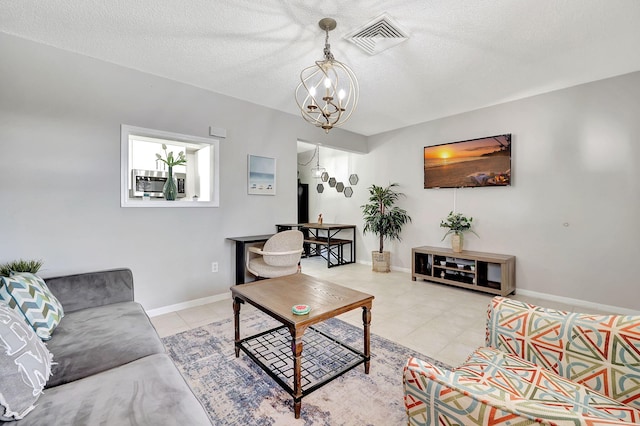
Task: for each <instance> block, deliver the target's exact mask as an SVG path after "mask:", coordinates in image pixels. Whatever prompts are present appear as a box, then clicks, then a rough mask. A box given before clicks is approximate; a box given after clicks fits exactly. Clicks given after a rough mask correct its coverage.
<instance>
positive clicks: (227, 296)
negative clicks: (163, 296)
mask: <svg viewBox="0 0 640 426" xmlns="http://www.w3.org/2000/svg"><path fill="white" fill-rule="evenodd" d="M356 263H360V264H362V265H369V266H371V262H367V261H357V262H356ZM391 270H392V271H398V272H406V273H409V274H411V270H409V269H407V268H398V267H394V266H392V267H391ZM516 293H517V294H519V295H522V296H529V297H535V298H538V299H544V300H549V301H552V302H559V303H564V304H567V305H571V306H576V307H584V308H589V309H596V310H599V311H610V312H615V313H617V314H622V315H640V311H636V310H633V309H628V308H621V307H619V306H612V305H603V304H601V303H595V302H589V301H587V300H580V299H573V298H571V297H564V296H556V295H554V294H548V293H540V292H537V291H531V290H525V289H521V288H516ZM221 300H231V292H225V293H222V294H216V295H215V296H208V297H203V298H201V299H195V300H190V301H188V302H182V303H176V304H175V305H169V306H163V307H161V308H156V309H150V310H148V311H147V315H149V316H150V317H155V316H158V315H163V314H169V313H171V312H175V311H180V310H182V309H188V308H193V307H196V306H200V305H206V304H207V303H214V302H219V301H221Z"/></svg>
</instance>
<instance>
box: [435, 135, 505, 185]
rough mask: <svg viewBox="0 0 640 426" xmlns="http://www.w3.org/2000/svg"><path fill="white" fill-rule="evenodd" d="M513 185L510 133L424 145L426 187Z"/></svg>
mask: <svg viewBox="0 0 640 426" xmlns="http://www.w3.org/2000/svg"><path fill="white" fill-rule="evenodd" d="M508 185H511V134H506V135H497V136H489V137H486V138H480V139H472V140H468V141H460V142H452V143H446V144H441V145H433V146H426V147H425V148H424V187H425V188H462V187H475V186H508Z"/></svg>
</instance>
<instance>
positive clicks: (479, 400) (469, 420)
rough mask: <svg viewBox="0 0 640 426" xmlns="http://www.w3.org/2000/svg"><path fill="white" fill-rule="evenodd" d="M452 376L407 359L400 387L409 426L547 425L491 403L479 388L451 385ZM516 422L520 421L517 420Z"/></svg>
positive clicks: (423, 363)
mask: <svg viewBox="0 0 640 426" xmlns="http://www.w3.org/2000/svg"><path fill="white" fill-rule="evenodd" d="M455 381H456V374H455V373H454V372H453V371H450V370H446V369H441V368H439V367H436V366H435V365H432V364H430V363H428V362H425V361H422V360H420V359H418V358H414V357H412V358H409V360H408V361H407V363H406V364H405V366H404V370H403V377H402V384H403V387H404V404H405V410H406V412H407V417H408V424H409V425H410V426H417V425H421V426H428V425H441V424H447V425H467V424H475V425H494V424H499V423H501V421H499V419H509V421H510V422H512V423H510V424H549V422H546V421H542V420H539V419H538V420H539V422H536V421H535V420H536V419H535V418H532V417H530V416H526V415H520V414H517V413H514V412H512V411H507V410H504V409H503V408H502V407H500V406H497V405H494V404H491V403H490V401H489V398H487V394H488V393H490V392H488V391H487V390H486V389H481V388H483V386H482V385H476V389H477V390H478V392H477V393H475V392H469V391H468V389H466V390H465V389H460V388H458V387H456V386H455V384H454V383H455ZM518 420H520V422H519V421H518Z"/></svg>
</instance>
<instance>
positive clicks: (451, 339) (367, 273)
mask: <svg viewBox="0 0 640 426" xmlns="http://www.w3.org/2000/svg"><path fill="white" fill-rule="evenodd" d="M302 271H303V273H305V274H308V275H312V276H314V277H318V278H322V279H326V280H328V281H332V282H334V283H336V284H340V285H343V286H345V287H350V288H353V289H356V290H360V291H363V292H366V293H369V294H372V295H374V296H375V299H374V301H373V309H372V311H371V312H372V320H371V331H372V332H373V333H376V334H378V335H379V336H382V337H385V338H387V339H389V340H392V341H394V342H397V343H399V344H401V345H404V346H407V347H409V348H411V349H414V350H415V351H417V352H420V353H423V354H425V355H427V356H430V357H433V358H435V359H438V360H440V361H442V362H445V363H448V364H449V365H452V366H456V365H459V364H460V363H462V362H463V361H464V360H465V359H466V358H467V357H468V356H469V354H471V352H472V351H473V350H475V349H476V348H477V347H478V346H482V345H483V343H484V334H485V319H486V312H487V306H488V305H489V301H490V300H491V298H492V297H493V296H492V295H489V294H484V293H480V292H474V291H470V290H465V289H460V288H456V287H451V286H446V285H441V284H435V283H431V282H427V281H411V274H409V273H407V272H396V271H392V272H389V273H386V274H385V273H376V272H372V271H371V266H368V265H362V264H350V265H343V266H340V267H334V268H331V269H328V268H327V267H326V263H325V262H324V261H321V259H319V258H313V259H302ZM510 297H513V298H515V299H518V300H523V301H526V302H529V303H534V304H537V305H540V306H545V307H549V308H554V309H561V310H565V311H580V312H589V313H599V312H598V311H594V310H588V309H585V308H584V307H579V308H578V307H575V306H570V305H566V304H562V303H558V302H553V301H549V300H541V299H536V298H532V297H526V296H520V295H515V296H510ZM242 309H243V310H246V309H253V308H251V307H250V306H246V307H244V306H243V308H242ZM361 312H362V311H361V310H360V309H358V310H354V311H352V312H348V313H346V314H343V315H341V316H339V318H340V319H342V320H344V321H346V322H349V323H351V324H354V325H357V326H361V325H362V315H361ZM232 317H233V310H232V304H231V299H227V300H223V301H220V302H216V303H211V304H207V305H202V306H197V307H194V308H189V309H184V310H182V311H177V312H172V313H169V314H165V315H159V316H156V317H153V318H152V319H151V321H152V322H153V325H154V326H155V327H156V330H157V331H158V333H159V334H160V336H161V337H164V336H169V335H172V334H176V333H180V332H182V331H186V330H189V329H191V328H196V327H200V326H202V325H204V324H208V323H211V322H215V321H220V320H223V319H226V318H232Z"/></svg>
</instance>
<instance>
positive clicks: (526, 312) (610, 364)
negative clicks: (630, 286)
mask: <svg viewBox="0 0 640 426" xmlns="http://www.w3.org/2000/svg"><path fill="white" fill-rule="evenodd" d="M486 332H487V334H486V344H487V346H490V347H495V348H497V349H499V350H501V351H503V352H506V353H509V354H513V355H516V356H518V357H519V358H522V359H524V360H526V361H529V362H532V363H534V364H536V365H539V366H541V367H544V368H546V369H548V370H551V371H553V372H554V373H556V374H558V375H559V376H562V377H565V378H567V379H569V380H571V381H573V382H576V383H579V384H582V385H584V386H586V387H588V388H590V389H593V390H595V391H598V392H600V393H602V394H605V395H606V396H608V397H610V398H613V399H615V400H617V401H620V402H622V403H624V404H628V405H630V406H632V407H633V408H635V409H636V410H638V409H640V315H635V316H634V315H592V314H581V313H575V312H563V311H557V310H554V309H546V308H543V307H540V306H535V305H531V304H528V303H523V302H520V301H517V300H512V299H508V298H505V297H499V296H498V297H494V298H493V299H492V301H491V303H490V304H489V311H488V314H487V330H486Z"/></svg>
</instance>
